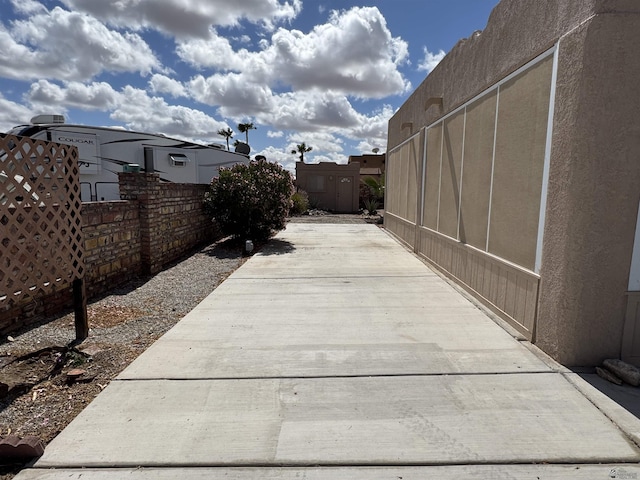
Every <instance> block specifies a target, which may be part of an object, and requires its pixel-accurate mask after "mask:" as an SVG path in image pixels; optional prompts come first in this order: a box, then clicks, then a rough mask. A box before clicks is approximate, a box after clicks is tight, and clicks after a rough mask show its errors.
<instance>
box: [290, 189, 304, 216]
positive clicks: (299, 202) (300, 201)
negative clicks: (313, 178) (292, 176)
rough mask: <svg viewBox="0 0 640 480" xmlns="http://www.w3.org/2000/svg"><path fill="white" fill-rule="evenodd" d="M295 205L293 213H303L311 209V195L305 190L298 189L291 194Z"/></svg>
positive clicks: (292, 209)
mask: <svg viewBox="0 0 640 480" xmlns="http://www.w3.org/2000/svg"><path fill="white" fill-rule="evenodd" d="M291 201H292V202H293V206H292V207H291V212H289V213H290V214H291V215H302V214H303V213H305V212H306V211H308V210H309V195H308V194H307V192H305V191H304V190H298V191H297V192H295V193H294V194H293V195H291Z"/></svg>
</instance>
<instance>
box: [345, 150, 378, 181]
mask: <svg viewBox="0 0 640 480" xmlns="http://www.w3.org/2000/svg"><path fill="white" fill-rule="evenodd" d="M386 159H387V156H386V154H384V153H381V154H376V155H370V154H368V155H350V156H349V161H348V163H355V162H357V163H359V164H360V180H361V181H362V179H363V178H364V177H373V178H375V179H380V178H382V176H383V175H384V166H385V163H386Z"/></svg>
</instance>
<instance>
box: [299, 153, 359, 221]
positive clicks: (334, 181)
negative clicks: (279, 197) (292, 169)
mask: <svg viewBox="0 0 640 480" xmlns="http://www.w3.org/2000/svg"><path fill="white" fill-rule="evenodd" d="M295 183H296V186H297V187H298V188H301V189H302V190H304V191H306V192H307V193H308V195H309V199H310V200H311V202H312V203H316V204H317V205H318V207H319V208H321V209H323V210H329V211H333V212H339V213H351V212H357V211H358V195H359V191H360V190H359V183H360V164H359V163H351V164H349V165H339V164H337V163H330V162H320V163H316V164H309V163H302V162H297V163H296V182H295Z"/></svg>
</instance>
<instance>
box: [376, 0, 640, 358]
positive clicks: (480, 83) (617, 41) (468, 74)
mask: <svg viewBox="0 0 640 480" xmlns="http://www.w3.org/2000/svg"><path fill="white" fill-rule="evenodd" d="M556 44H558V72H557V74H558V77H557V82H556V84H555V87H556V91H555V110H554V111H555V114H554V117H553V135H552V138H551V158H550V165H549V169H550V171H549V177H550V178H549V184H548V191H547V192H548V198H547V204H546V205H547V207H546V210H545V213H546V218H545V224H544V235H543V251H542V264H541V268H540V293H539V301H538V313H537V324H536V330H535V332H536V334H535V338H534V341H535V342H536V344H537V345H539V346H540V347H541V348H543V349H544V350H545V351H547V352H548V353H550V354H551V355H552V356H553V357H554V358H556V359H557V360H559V361H560V362H562V363H564V364H566V365H596V364H598V363H599V362H600V361H601V360H602V359H603V358H606V357H618V356H619V355H620V352H621V344H622V330H623V324H624V313H625V312H624V310H625V302H626V299H625V291H626V287H627V281H628V276H629V265H630V262H631V252H632V246H633V240H634V231H635V223H636V215H637V211H638V202H639V200H640V94H639V93H638V92H639V89H638V79H640V56H638V54H637V46H638V45H640V1H638V0H535V1H522V0H502V2H500V4H498V5H497V6H496V8H495V9H494V11H493V12H492V14H491V16H490V19H489V22H488V24H487V27H486V29H485V30H484V31H483V32H482V33H480V34H474V35H472V36H471V37H470V38H468V39H466V40H462V41H461V42H459V43H458V45H457V46H456V47H455V48H454V49H453V50H452V51H451V52H450V53H449V54H448V55H447V56H446V57H445V59H443V61H442V62H441V63H440V64H439V65H438V67H436V69H435V70H434V71H433V72H432V73H431V74H430V75H429V76H428V77H427V78H426V79H425V81H424V82H423V83H422V84H421V85H420V86H419V87H418V88H417V89H416V91H415V92H414V93H413V94H412V95H411V97H410V98H409V99H408V100H407V102H405V104H404V105H403V106H402V107H401V108H400V109H399V110H398V112H397V113H396V114H395V115H394V116H393V117H392V118H391V120H390V122H389V134H388V145H387V151H392V150H393V149H394V147H395V146H397V145H399V144H400V143H402V142H403V141H404V140H405V139H407V138H409V137H410V136H411V135H414V134H415V133H417V132H418V131H420V129H422V128H424V127H426V126H428V125H430V124H432V123H434V122H435V121H437V120H438V119H439V118H441V117H443V116H444V115H446V114H447V113H449V112H451V111H453V110H454V109H455V108H457V107H458V106H460V105H462V104H464V103H465V102H468V101H469V100H471V99H472V98H473V97H475V96H476V95H478V94H479V93H481V92H483V91H484V90H486V89H487V88H489V87H490V86H492V85H494V84H496V83H497V82H499V81H500V80H501V79H503V78H505V77H506V76H507V75H508V74H510V73H512V72H514V71H515V70H517V69H518V68H519V67H521V66H522V65H524V64H525V63H527V62H528V61H530V60H532V59H533V58H535V57H537V56H538V55H539V54H541V53H542V52H545V51H547V50H548V49H549V48H551V47H553V46H554V45H556ZM431 97H443V101H442V108H440V107H439V106H437V105H433V106H431V107H430V108H428V109H426V110H425V104H426V103H427V100H428V99H430V98H431ZM441 131H442V129H440V130H436V129H435V128H434V129H431V131H430V132H429V135H430V136H434V138H435V137H440V133H441ZM429 148H430V147H429ZM389 168H391V167H389ZM428 170H429V165H427V171H428ZM428 187H429V179H427V193H428V192H429V188H428ZM463 191H464V190H463ZM388 193H389V194H392V192H388ZM476 193H478V192H476ZM418 194H420V191H418ZM427 200H428V198H427V197H425V204H427V203H428V202H427ZM426 207H427V205H425V212H424V224H426V225H429V226H430V225H432V224H433V220H434V219H433V218H432V217H433V212H432V211H429V210H428V209H426ZM483 208H484V207H483ZM474 235H475V236H477V237H478V238H479V239H480V241H481V239H482V237H483V232H482V229H480V228H479V229H478V232H477V233H475V234H474ZM417 248H420V247H419V246H418V247H417ZM529 250H530V249H529ZM528 262H529V263H530V262H531V259H529V260H528Z"/></svg>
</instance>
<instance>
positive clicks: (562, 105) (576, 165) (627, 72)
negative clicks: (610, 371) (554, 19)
mask: <svg viewBox="0 0 640 480" xmlns="http://www.w3.org/2000/svg"><path fill="white" fill-rule="evenodd" d="M638 44H640V15H637V14H625V15H596V16H594V17H592V18H591V19H590V20H589V21H587V22H585V23H584V24H582V25H581V26H580V27H578V28H577V29H575V30H573V31H571V32H570V33H569V34H567V35H566V36H564V37H562V39H561V40H560V43H559V56H558V79H557V83H556V103H555V118H554V122H553V128H554V130H553V139H552V149H551V163H550V175H549V177H550V178H549V187H548V201H547V210H546V222H545V230H544V244H543V256H542V266H541V277H542V278H543V281H542V282H541V289H540V297H539V310H538V320H537V326H536V332H537V336H536V343H537V345H538V346H539V347H540V348H542V349H543V350H545V351H546V352H547V353H549V354H551V355H552V356H554V358H556V359H557V360H558V361H560V362H561V363H563V364H565V365H570V366H576V365H596V364H598V363H600V362H601V361H602V360H603V359H604V358H607V357H614V358H615V357H618V356H619V355H620V349H621V343H622V333H623V326H624V325H623V323H624V315H625V291H626V287H627V282H628V275H629V265H630V261H631V252H632V248H633V238H634V233H635V216H636V213H637V209H638V200H639V195H640V191H639V188H638V185H640V162H639V161H638V159H639V158H640V119H639V118H638V113H637V112H638V111H640V96H638V94H637V85H636V82H637V78H639V77H640V60H639V59H638V58H637V55H636V54H635V51H636V49H635V45H638ZM560 345H561V346H562V347H559V346H560Z"/></svg>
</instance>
